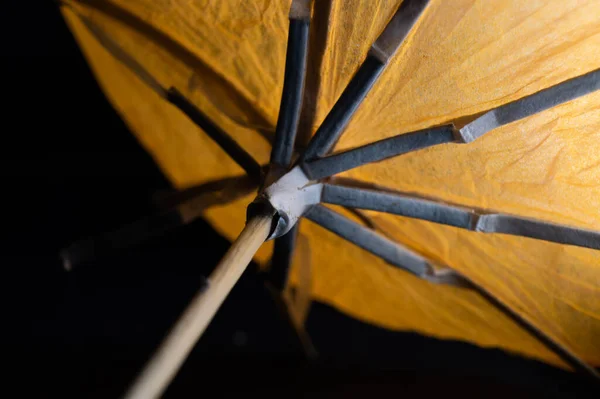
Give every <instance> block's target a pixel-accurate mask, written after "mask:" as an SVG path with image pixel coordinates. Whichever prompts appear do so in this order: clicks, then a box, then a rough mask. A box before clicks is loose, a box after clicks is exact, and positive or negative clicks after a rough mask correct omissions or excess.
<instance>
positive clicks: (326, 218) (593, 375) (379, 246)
mask: <svg viewBox="0 0 600 399" xmlns="http://www.w3.org/2000/svg"><path fill="white" fill-rule="evenodd" d="M305 216H306V217H307V218H308V219H309V220H312V221H313V222H315V223H317V224H318V225H320V226H322V227H324V228H325V229H327V230H329V231H331V232H333V233H335V234H337V235H339V236H340V237H342V238H344V239H347V240H348V241H350V242H352V243H353V244H355V245H357V246H359V247H361V248H363V249H365V250H367V251H369V252H371V253H373V254H375V255H376V256H379V257H381V258H383V259H384V260H385V261H386V262H388V263H390V264H391V265H393V266H397V267H400V268H402V269H405V270H408V271H410V272H412V273H414V274H417V275H418V276H419V277H421V278H423V279H425V280H428V281H430V282H433V283H443V284H452V285H457V286H460V287H463V288H468V289H471V290H474V291H476V292H477V293H479V294H480V295H481V296H482V297H483V298H484V299H486V300H487V301H488V303H490V304H491V305H492V306H494V307H495V308H497V309H498V310H500V311H501V312H502V313H504V314H505V315H506V316H508V317H509V318H510V319H511V320H513V321H514V322H515V323H516V324H518V325H519V326H520V327H521V328H523V329H525V330H526V331H527V332H528V333H529V334H531V335H532V336H533V337H534V338H535V339H537V340H538V341H540V342H541V343H542V344H543V345H544V346H546V347H547V348H548V349H549V350H551V351H552V352H553V353H555V354H556V355H557V356H559V357H560V358H561V359H562V360H564V361H565V362H566V363H567V364H569V365H570V366H571V367H573V368H574V369H575V370H576V371H578V372H581V373H583V374H584V375H586V376H587V377H589V378H590V379H592V380H594V381H599V380H600V376H599V375H598V373H597V372H596V370H594V368H593V367H591V366H590V365H588V364H587V363H586V362H585V361H584V360H583V359H581V358H580V357H579V356H578V355H577V354H576V353H575V352H573V351H572V350H571V349H569V348H568V347H567V346H565V345H564V344H562V343H560V342H559V341H558V340H557V339H555V338H554V337H552V336H550V335H548V334H547V333H545V332H544V331H543V330H541V329H540V328H538V327H536V325H535V324H534V323H533V322H532V321H531V320H530V319H529V318H528V317H526V316H523V315H521V314H519V313H518V312H516V311H514V310H513V309H512V308H511V307H510V306H509V305H507V304H506V303H504V302H503V301H502V300H500V299H499V298H497V297H496V296H495V295H493V294H491V293H490V292H489V291H488V290H487V289H485V288H484V287H483V286H481V285H480V284H477V283H474V282H473V281H472V280H470V279H469V278H466V277H464V276H462V275H461V274H460V273H458V272H456V271H454V270H452V269H450V268H445V269H441V270H433V268H432V267H431V263H430V262H429V261H428V260H427V259H426V258H424V257H421V256H420V255H417V254H414V253H412V252H411V251H408V250H407V249H405V248H404V247H402V246H401V245H400V244H397V243H395V242H393V241H391V240H389V239H387V238H385V237H383V236H381V235H379V234H378V233H376V232H374V231H370V230H369V229H366V228H365V227H363V226H361V225H359V224H357V223H355V222H353V221H351V220H350V219H347V218H345V217H344V216H342V215H340V214H338V213H336V212H334V211H332V210H330V209H327V208H325V207H324V206H321V205H315V206H314V207H313V208H311V210H310V211H309V212H308V213H307V214H306V215H305ZM365 230H366V231H367V233H368V234H366V235H365V236H363V235H362V234H364V231H365ZM365 237H367V238H365ZM371 237H376V239H375V240H373V243H372V242H371V240H372V238H371ZM384 251H385V252H386V253H387V256H382V252H384ZM395 253H396V254H399V255H400V256H398V257H396V256H395V255H394V254H395ZM405 254H408V255H409V256H410V257H411V258H415V259H418V262H419V263H418V264H422V265H424V266H425V267H426V269H425V272H424V273H421V274H419V273H415V272H414V271H413V270H411V269H409V268H407V267H406V264H405V263H403V261H405V258H404V256H405Z"/></svg>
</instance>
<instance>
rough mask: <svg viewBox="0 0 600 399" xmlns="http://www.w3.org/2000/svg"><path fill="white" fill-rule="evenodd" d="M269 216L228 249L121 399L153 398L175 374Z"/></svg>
mask: <svg viewBox="0 0 600 399" xmlns="http://www.w3.org/2000/svg"><path fill="white" fill-rule="evenodd" d="M271 220H272V215H261V216H255V217H253V218H252V219H250V221H248V223H247V224H246V227H245V228H244V230H242V232H241V233H240V235H239V237H238V238H237V240H235V242H234V243H233V244H232V245H231V248H229V251H227V253H226V254H225V256H224V257H223V259H221V262H220V263H219V265H218V266H217V268H216V269H215V270H214V271H213V273H212V274H211V275H210V277H209V285H208V287H207V288H206V289H204V290H202V291H201V292H199V293H198V294H196V296H195V297H194V299H193V300H192V302H191V303H190V304H189V305H188V307H187V309H186V310H185V312H184V313H183V315H181V317H180V318H179V320H178V321H177V324H175V326H174V327H173V329H172V330H171V331H170V332H169V335H168V336H167V337H166V338H165V340H164V341H163V342H162V344H161V345H160V347H159V348H158V349H157V350H156V352H155V353H154V355H153V356H152V358H151V359H150V361H149V362H148V363H147V364H146V367H145V368H144V370H143V371H142V373H141V374H140V375H139V376H138V377H137V379H136V380H135V382H134V383H133V384H132V385H131V387H130V388H129V390H128V392H127V393H126V395H125V398H129V399H133V398H143V399H148V398H157V397H159V396H160V395H161V394H162V392H163V391H164V390H165V388H166V387H167V386H168V385H169V383H170V382H171V380H172V379H173V377H174V376H175V373H177V371H178V370H179V368H180V367H181V365H182V364H183V362H184V360H185V359H186V358H187V356H188V354H189V353H190V351H191V350H192V348H193V347H194V345H195V344H196V342H197V341H198V339H199V338H200V336H201V335H202V333H203V332H204V330H205V329H206V327H207V326H208V324H209V323H210V321H211V320H212V318H213V316H214V315H215V313H217V310H218V309H219V307H220V306H221V304H222V303H223V301H224V300H225V298H226V297H227V295H228V294H229V291H231V289H232V288H233V286H234V285H235V283H236V282H237V281H238V279H239V278H240V276H241V275H242V273H243V272H244V270H245V269H246V267H247V266H248V264H249V263H250V261H251V260H252V257H253V256H254V254H255V253H256V251H257V250H258V248H259V247H260V246H261V244H262V243H263V242H264V241H265V240H266V239H267V237H268V235H269V231H270V229H271Z"/></svg>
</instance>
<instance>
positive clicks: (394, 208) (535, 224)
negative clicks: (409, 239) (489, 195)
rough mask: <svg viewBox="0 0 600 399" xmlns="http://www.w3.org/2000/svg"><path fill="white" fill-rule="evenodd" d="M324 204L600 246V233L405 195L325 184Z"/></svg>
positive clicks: (555, 240)
mask: <svg viewBox="0 0 600 399" xmlns="http://www.w3.org/2000/svg"><path fill="white" fill-rule="evenodd" d="M321 201H322V202H324V203H329V204H335V205H342V206H348V207H354V208H359V209H368V210H374V211H379V212H385V213H391V214H394V215H401V216H406V217H411V218H416V219H421V220H427V221H430V222H434V223H440V224H446V225H449V226H454V227H459V228H462V229H466V230H471V231H476V232H483V233H502V234H510V235H516V236H523V237H530V238H536V239H539V240H544V241H550V242H556V243H559V244H567V245H575V246H580V247H586V248H593V249H600V232H598V231H593V230H587V229H581V228H576V227H571V226H565V225H560V224H554V223H549V222H545V221H542V220H536V219H530V218H523V217H520V216H516V215H507V214H503V213H492V212H487V211H481V210H478V209H472V208H466V207H460V206H456V205H451V204H448V203H444V202H440V201H433V200H429V199H423V198H419V197H416V196H410V195H406V194H398V193H391V192H384V191H378V190H371V189H364V188H358V187H349V186H342V185H336V184H323V191H322V194H321Z"/></svg>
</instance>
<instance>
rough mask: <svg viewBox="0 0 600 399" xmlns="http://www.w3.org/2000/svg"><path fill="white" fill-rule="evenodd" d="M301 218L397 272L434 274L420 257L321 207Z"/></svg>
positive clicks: (419, 274) (418, 274)
mask: <svg viewBox="0 0 600 399" xmlns="http://www.w3.org/2000/svg"><path fill="white" fill-rule="evenodd" d="M304 216H305V217H306V218H307V219H309V220H311V221H313V222H315V223H316V224H318V225H319V226H321V227H323V228H325V229H327V230H329V231H331V232H332V233H335V234H337V235H338V236H340V237H342V238H344V239H345V240H347V241H350V242H351V243H353V244H355V245H357V246H358V247H360V248H362V249H364V250H366V251H368V252H371V253H372V254H374V255H376V256H378V257H380V258H382V259H383V260H385V261H386V262H388V263H390V264H391V265H394V266H396V267H398V268H400V269H404V270H406V271H409V272H411V273H413V274H415V275H417V276H421V277H422V276H428V275H431V274H432V273H433V267H432V266H431V265H430V264H429V262H428V261H427V260H426V259H424V258H423V257H421V256H420V255H418V254H416V253H414V252H412V251H410V250H408V249H407V248H405V247H403V246H402V245H400V244H398V243H396V242H394V241H392V240H390V239H388V238H386V237H384V236H382V235H380V234H378V233H377V232H375V231H373V230H371V229H368V228H366V227H364V226H362V225H360V224H358V223H356V222H354V221H352V220H350V219H348V218H346V217H345V216H343V215H341V214H339V213H337V212H335V211H333V210H331V209H328V208H326V207H324V206H322V205H315V206H313V207H312V208H311V209H310V210H309V211H308V212H307V213H306V214H305V215H304Z"/></svg>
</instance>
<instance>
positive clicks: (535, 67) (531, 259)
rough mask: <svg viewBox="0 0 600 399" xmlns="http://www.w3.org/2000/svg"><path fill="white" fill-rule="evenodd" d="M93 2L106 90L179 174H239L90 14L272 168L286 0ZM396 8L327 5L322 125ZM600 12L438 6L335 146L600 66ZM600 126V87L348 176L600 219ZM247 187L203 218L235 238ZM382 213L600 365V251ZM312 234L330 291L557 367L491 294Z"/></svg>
mask: <svg viewBox="0 0 600 399" xmlns="http://www.w3.org/2000/svg"><path fill="white" fill-rule="evenodd" d="M86 2H87V3H91V4H93V5H97V6H95V7H90V6H89V5H85V6H80V5H76V4H73V5H72V6H71V7H70V8H64V13H65V16H66V18H67V20H68V21H69V24H70V26H71V29H72V30H73V32H74V33H75V36H76V38H77V39H78V41H79V43H80V45H81V47H82V48H83V50H84V52H85V55H86V57H87V59H88V60H89V62H90V64H91V66H92V68H93V70H94V72H95V74H96V76H97V78H98V80H99V82H100V84H101V86H102V88H103V90H104V91H105V92H106V94H107V96H108V98H109V99H110V101H111V102H112V103H113V105H114V106H115V108H116V109H117V110H118V111H119V112H120V114H121V115H122V116H123V118H124V119H125V121H126V122H127V123H128V125H129V127H130V128H131V129H132V131H133V132H134V133H135V134H136V135H137V137H138V139H139V140H140V142H141V143H142V144H143V145H144V147H145V148H146V149H147V150H148V151H149V152H150V153H151V154H152V155H153V156H154V158H155V159H156V160H157V162H158V163H159V165H160V166H161V168H162V169H163V171H164V172H165V173H166V174H167V176H169V178H170V179H171V180H172V181H173V182H174V184H175V185H177V186H179V187H184V186H189V185H192V184H196V183H199V182H203V181H206V180H209V179H214V178H219V177H224V176H231V175H236V174H240V173H242V172H241V170H240V169H239V167H237V166H236V165H235V164H234V163H233V162H232V161H230V160H229V159H228V158H227V156H226V155H225V154H224V153H223V152H222V151H221V150H220V149H219V148H218V147H217V146H216V145H214V143H212V141H211V140H210V139H208V138H207V137H206V136H205V135H204V134H203V133H202V132H201V131H200V130H199V129H198V128H196V127H195V126H194V125H193V124H192V123H191V122H189V121H188V120H187V118H186V117H185V116H183V115H182V114H181V113H180V112H179V111H178V110H176V109H175V108H174V107H172V106H171V105H169V104H168V103H166V102H165V101H164V100H163V99H161V98H160V97H159V96H158V95H157V94H155V93H154V92H153V91H152V90H150V89H149V88H148V87H147V85H146V84H145V83H144V82H143V81H142V80H141V79H140V77H139V73H138V74H137V75H136V74H135V73H132V72H131V70H130V68H128V67H126V66H125V65H124V62H123V60H118V59H117V58H118V57H116V56H115V54H114V51H113V52H111V51H109V50H107V46H106V43H104V44H102V43H101V41H102V40H100V39H99V38H98V34H97V33H96V34H95V35H94V34H92V33H90V28H89V23H90V22H91V23H93V24H94V26H96V27H98V28H99V29H100V31H102V32H103V34H104V35H105V36H107V37H109V38H111V39H112V41H113V42H115V43H117V44H118V46H119V47H120V48H122V49H123V50H125V51H126V52H127V53H128V54H130V55H131V56H132V57H133V58H134V59H135V60H137V62H138V63H139V64H140V65H142V66H143V67H144V68H145V69H147V71H148V73H150V74H151V75H152V76H154V77H155V78H156V79H157V80H158V81H159V83H160V84H161V85H162V86H164V87H169V86H175V87H177V88H178V89H179V90H180V91H182V92H183V93H184V94H185V95H186V96H188V97H189V98H190V99H191V100H193V101H194V103H195V104H197V105H198V106H199V107H200V108H201V109H202V110H203V111H204V112H205V113H206V114H208V115H209V117H211V118H212V119H213V120H215V121H216V122H217V123H218V124H219V126H221V127H222V128H223V129H225V130H226V131H227V132H228V133H229V134H231V135H232V136H233V137H234V138H235V139H236V140H237V141H238V142H239V143H240V144H241V145H242V146H243V147H244V148H246V149H247V150H248V151H249V152H250V153H251V154H252V155H253V156H254V157H255V158H256V159H257V160H259V162H261V163H266V162H267V161H268V157H269V155H268V154H269V145H268V143H267V140H266V139H265V138H264V137H263V135H267V136H269V134H272V130H273V126H274V125H275V122H276V117H277V111H278V106H279V100H280V93H281V87H282V83H283V68H284V63H285V45H286V37H287V12H288V10H289V4H290V2H289V1H287V0H286V1H269V0H256V1H252V2H247V1H245V0H227V1H225V0H220V1H197V2H171V1H166V0H129V1H125V0H118V1H117V0H114V1H111V2H107V1H102V2H100V1H92V0H87V1H86ZM400 2H401V1H400V0H389V1H385V0H373V1H368V2H367V1H359V0H344V1H342V0H332V1H329V0H317V5H316V7H317V10H318V11H319V12H320V14H319V15H318V16H317V15H315V18H320V20H319V24H320V27H321V29H318V30H316V31H317V33H318V34H319V35H320V36H319V37H314V36H313V37H311V41H315V42H316V43H317V44H319V43H321V44H320V45H315V44H314V43H313V44H312V45H311V49H314V48H323V52H322V54H317V55H315V57H319V60H318V62H317V61H315V60H314V59H313V60H311V61H310V62H311V67H310V68H309V70H310V71H312V73H313V75H311V76H309V77H308V82H312V83H314V82H316V83H318V87H317V86H311V85H310V84H309V87H308V90H309V92H310V93H314V94H315V95H316V101H317V104H318V106H317V107H316V118H315V120H313V121H310V124H311V125H312V126H311V127H312V130H313V131H314V129H315V128H316V127H317V126H318V123H320V121H321V120H322V119H323V118H324V116H325V115H326V114H327V112H328V111H329V109H330V107H331V106H332V105H333V103H334V102H335V100H336V99H337V97H338V96H339V95H340V93H341V91H342V90H343V88H344V86H345V85H346V83H347V82H348V81H349V79H350V78H351V76H352V75H353V74H354V72H355V71H356V69H357V68H358V66H359V65H360V62H361V61H362V60H363V59H364V57H365V54H366V52H367V50H368V47H369V46H370V44H371V43H372V41H373V40H374V39H375V37H376V36H377V35H378V33H379V32H380V31H381V29H382V28H383V27H384V26H385V24H386V23H387V21H388V20H389V18H390V17H391V16H392V14H393V13H394V11H395V10H396V8H397V6H398V5H399V4H400ZM98 4H100V5H98ZM74 11H75V12H76V13H77V14H78V15H79V17H78V16H76V14H75V13H74ZM323 11H326V13H325V14H323V13H322V12H323ZM599 16H600V3H599V2H596V1H589V2H581V1H564V0H556V1H551V2H548V1H530V2H522V1H517V0H512V1H506V0H501V1H500V0H498V1H487V0H481V1H472V0H453V1H441V0H438V1H436V0H433V1H432V4H431V5H430V6H429V8H428V9H427V10H426V12H425V14H424V17H423V19H422V20H421V21H420V22H419V23H418V24H417V30H416V32H415V34H414V35H411V36H409V38H408V40H407V43H406V45H405V46H403V47H402V48H401V49H400V50H399V52H398V54H397V56H396V57H395V58H394V60H393V61H392V62H391V63H390V65H389V66H388V68H387V70H386V71H385V72H384V74H383V75H382V78H381V81H380V82H379V83H378V84H377V85H376V86H375V88H374V89H373V92H372V93H371V94H369V95H368V97H367V98H366V100H365V103H364V104H363V106H362V107H361V108H360V110H359V112H358V113H357V115H356V116H355V118H354V119H353V120H352V121H351V123H350V125H349V127H348V130H347V131H346V133H345V135H344V136H343V137H342V139H341V140H340V142H339V144H338V146H337V150H341V149H346V148H351V147H355V146H358V145H362V144H365V143H368V142H372V141H375V140H379V139H382V138H385V137H390V136H393V135H396V134H400V133H405V132H409V131H413V130H417V129H421V128H425V127H428V126H431V125H436V124H441V123H447V122H451V121H456V120H459V121H460V122H464V121H465V120H468V119H469V118H472V117H473V115H476V114H479V113H481V112H484V111H486V110H488V109H490V108H493V107H496V106H498V105H501V104H503V103H506V102H509V101H513V100H515V99H518V98H520V97H522V96H525V95H527V94H530V93H534V92H536V91H538V90H540V89H542V88H545V87H548V86H550V85H553V84H556V83H558V82H561V81H564V80H566V79H568V78H571V77H575V76H578V75H581V74H583V73H585V72H587V71H590V70H592V69H595V68H598V67H600V61H598V58H597V49H598V48H600V24H599V23H598V18H599ZM81 18H85V20H86V21H88V25H85V24H84V23H82V22H81V21H82V20H81ZM323 26H325V27H326V28H327V29H323ZM109 47H110V46H109ZM314 101H315V99H313V100H312V102H306V106H307V107H309V108H310V107H312V106H314ZM599 128H600V94H593V95H590V96H586V97H584V98H581V99H578V100H576V101H573V102H571V103H568V104H564V105H562V106H559V107H556V108H554V109H551V110H549V111H546V112H544V113H542V114H539V115H535V116H533V117H530V118H527V119H525V120H522V121H518V122H515V123H512V124H510V125H508V126H505V127H503V128H501V129H497V130H495V131H493V132H491V133H489V134H488V135H486V136H484V137H482V138H480V139H479V140H477V141H476V142H474V143H471V144H462V145H459V144H449V145H442V146H438V147H435V148H430V149H426V150H423V151H419V152H416V153H412V154H407V155H404V156H401V157H397V158H395V159H391V160H387V161H384V162H380V163H377V164H372V165H368V166H364V167H361V168H358V169H356V170H354V171H351V172H348V173H346V176H348V177H354V178H359V179H361V180H366V181H370V182H375V183H377V184H379V185H383V186H387V187H390V188H394V189H399V190H403V191H410V192H417V193H419V194H423V195H428V196H433V197H436V198H440V199H443V200H446V201H451V202H454V203H458V204H462V205H466V206H476V207H481V208H486V209H493V210H498V211H503V212H507V213H515V214H520V215H525V216H530V217H538V218H542V219H545V220H550V221H555V222H563V223H567V224H571V225H577V226H583V227H591V228H599V226H600V214H599V213H598V211H597V210H598V209H599V208H600V207H599V206H600V196H599V194H600V177H599V176H600V159H599V157H600V155H598V154H600V151H599V150H600V148H599V146H600V144H598V143H599V142H600V140H598V139H600V137H599V135H600V131H599ZM259 131H260V133H259ZM251 199H252V198H251V197H247V198H245V199H242V200H238V201H236V202H234V203H232V204H230V205H228V206H223V207H218V208H214V209H211V210H209V211H207V213H206V218H207V219H208V220H209V221H210V222H211V223H212V224H213V225H214V226H215V227H216V228H217V229H218V230H219V231H220V232H222V233H223V234H224V235H226V236H227V237H229V238H231V239H233V238H234V237H235V236H236V235H237V233H238V232H239V231H240V230H241V227H242V225H243V223H244V218H245V206H246V204H247V203H248V202H249V201H251ZM368 215H369V216H370V217H371V218H372V220H373V221H374V222H375V223H376V225H377V226H378V228H379V229H381V231H383V232H385V233H386V234H387V235H389V236H392V237H394V238H395V239H396V240H398V242H401V243H403V244H405V245H407V246H409V247H411V248H413V249H415V250H417V251H418V252H420V253H422V254H424V255H427V256H429V257H431V258H432V259H435V260H436V261H437V262H439V263H440V264H447V265H449V266H451V267H452V268H455V269H456V270H458V271H460V272H461V273H464V274H465V275H467V276H469V278H472V279H473V280H474V281H476V282H478V283H479V284H482V285H483V286H485V287H486V289H488V290H490V291H491V292H492V293H494V294H495V295H496V296H498V297H499V298H501V299H502V300H503V301H505V302H507V303H509V304H511V305H512V306H513V308H514V309H516V310H517V311H519V312H521V313H522V314H525V315H527V316H529V317H530V318H532V319H533V320H535V322H536V324H537V325H538V326H539V327H541V328H542V329H544V330H545V331H548V332H549V333H550V334H552V335H553V336H555V337H557V338H558V339H560V340H561V341H562V342H565V343H567V344H568V345H569V346H570V347H571V348H573V349H574V350H575V351H576V352H577V353H578V354H579V355H580V356H582V357H583V358H584V359H586V360H587V361H590V362H592V363H594V364H596V365H600V340H599V339H598V337H600V266H599V265H600V253H599V252H597V251H592V250H588V249H582V248H575V247H570V246H562V245H557V244H551V243H545V242H541V241H537V240H533V239H527V238H520V237H508V236H504V235H491V234H490V235H484V234H477V233H472V232H466V231H461V230H459V229H456V228H452V227H447V226H440V225H435V224H432V223H429V222H423V221H418V220H412V219H408V218H401V217H393V216H389V215H383V214H377V213H374V212H370V213H368ZM301 232H302V234H304V235H306V236H307V237H309V240H310V248H311V254H310V257H311V264H312V267H311V270H312V286H313V295H314V297H315V298H316V299H318V300H321V301H324V302H327V303H330V304H333V305H335V306H336V307H337V308H339V309H341V310H343V311H345V312H347V313H349V314H350V315H353V316H355V317H358V318H360V319H361V320H365V321H368V322H371V323H374V324H378V325H382V326H385V327H387V328H391V329H398V330H413V331H419V332H422V333H425V334H429V335H432V336H436V337H440V338H448V339H460V340H466V341H470V342H473V343H475V344H478V345H482V346H492V347H502V348H504V349H507V350H510V351H515V352H519V353H521V354H525V355H528V356H533V357H536V358H539V359H543V360H545V361H548V362H551V363H555V364H560V361H559V360H558V359H557V358H556V357H555V356H554V355H553V354H552V353H550V352H549V351H548V350H547V349H545V348H544V347H543V346H542V345H541V344H539V343H538V342H537V341H536V340H535V339H533V338H531V337H530V336H529V335H528V334H527V333H525V332H524V331H522V330H521V329H520V328H519V327H517V326H516V325H514V323H512V322H511V321H510V320H508V319H507V318H506V316H504V315H503V314H502V313H500V312H499V311H497V310H496V309H495V308H493V307H492V306H491V305H489V304H488V303H487V302H486V301H485V300H483V299H482V298H480V297H479V296H478V295H477V294H475V293H473V292H470V291H468V290H464V289H458V288H453V287H444V286H437V285H432V284H430V283H427V282H425V281H421V280H419V279H417V278H415V277H413V276H411V275H409V274H408V273H405V272H403V271H400V270H397V269H394V268H392V267H390V266H389V265H387V264H385V263H384V262H382V261H381V260H379V259H377V258H376V257H374V256H372V255H370V254H368V253H366V252H365V251H362V250H360V249H358V248H356V247H354V246H352V245H351V244H348V243H346V242H344V241H343V240H341V239H339V238H338V237H336V236H334V235H333V234H331V233H329V232H326V231H324V230H323V229H321V228H320V227H318V226H316V225H314V224H312V223H310V222H302V226H301ZM269 256H270V246H269V245H266V246H264V247H263V249H262V250H261V252H260V253H259V254H258V256H257V259H258V260H259V261H261V262H262V263H263V264H264V263H266V262H267V261H268V259H269ZM294 278H295V277H294V275H293V276H292V282H293V281H294Z"/></svg>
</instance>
